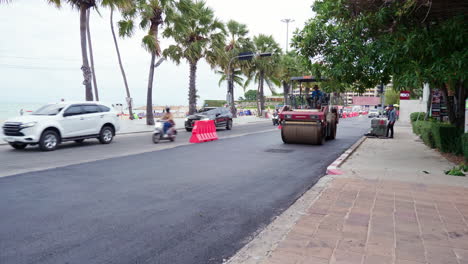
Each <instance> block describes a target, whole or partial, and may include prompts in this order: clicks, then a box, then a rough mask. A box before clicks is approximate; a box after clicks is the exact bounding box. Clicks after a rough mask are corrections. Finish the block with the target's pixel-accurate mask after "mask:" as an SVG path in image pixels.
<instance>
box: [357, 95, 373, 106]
mask: <svg viewBox="0 0 468 264" xmlns="http://www.w3.org/2000/svg"><path fill="white" fill-rule="evenodd" d="M352 99H353V105H379V104H380V97H374V96H370V97H369V96H353V97H352Z"/></svg>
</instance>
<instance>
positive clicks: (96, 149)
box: [0, 122, 274, 264]
mask: <svg viewBox="0 0 468 264" xmlns="http://www.w3.org/2000/svg"><path fill="white" fill-rule="evenodd" d="M273 130H274V127H273V126H272V124H271V123H270V122H261V123H254V124H244V125H238V126H234V127H233V129H232V130H231V131H229V130H225V129H218V130H217V134H218V137H219V138H227V137H235V136H241V135H245V134H246V133H252V132H254V131H255V132H259V131H273ZM151 135H152V134H151V133H135V134H127V135H117V136H116V137H115V138H114V141H113V142H112V143H111V144H109V145H102V144H100V143H99V141H98V140H97V139H89V140H85V141H84V142H83V143H82V144H78V143H75V142H65V143H64V144H62V145H60V146H59V148H58V149H57V150H56V151H52V152H41V151H40V150H39V148H38V147H37V146H28V147H27V148H26V149H25V150H15V149H13V148H12V147H10V146H9V145H0V162H1V168H0V177H4V176H9V175H14V174H18V173H24V172H30V171H35V170H44V169H50V168H56V167H62V166H66V165H72V164H79V163H83V162H89V161H96V160H102V159H108V158H115V157H122V156H128V155H132V154H138V153H144V152H150V151H156V150H162V149H167V148H174V147H177V146H181V145H188V144H190V143H189V139H190V135H191V133H189V132H186V131H185V130H183V131H179V133H178V135H177V138H176V141H175V142H169V141H167V140H164V141H161V142H160V143H158V144H154V143H153V142H152V138H151ZM0 264H1V263H0Z"/></svg>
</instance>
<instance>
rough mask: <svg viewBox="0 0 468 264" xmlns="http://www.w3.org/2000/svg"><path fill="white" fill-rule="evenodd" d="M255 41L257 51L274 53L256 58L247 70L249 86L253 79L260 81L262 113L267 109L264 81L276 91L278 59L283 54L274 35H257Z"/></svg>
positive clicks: (259, 101) (259, 107)
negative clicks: (274, 85)
mask: <svg viewBox="0 0 468 264" xmlns="http://www.w3.org/2000/svg"><path fill="white" fill-rule="evenodd" d="M253 43H254V46H255V51H256V52H257V53H265V52H271V53H272V56H271V57H266V58H261V57H260V58H256V59H254V60H253V61H252V63H251V67H250V68H249V69H248V70H247V76H248V78H247V81H246V83H245V86H248V85H249V84H250V82H251V81H252V80H253V81H255V82H256V83H258V88H257V91H258V93H257V96H258V98H257V107H258V114H259V115H261V113H262V111H263V110H265V96H264V83H265V82H266V83H267V85H268V87H269V88H270V90H271V92H272V93H275V90H274V88H273V84H276V85H279V81H278V79H277V78H275V76H276V75H277V71H278V61H279V57H280V54H281V48H280V47H279V44H278V43H277V42H276V41H275V40H274V39H273V36H267V35H263V34H259V35H258V36H255V37H254V39H253Z"/></svg>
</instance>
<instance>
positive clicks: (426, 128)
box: [416, 121, 436, 148]
mask: <svg viewBox="0 0 468 264" xmlns="http://www.w3.org/2000/svg"><path fill="white" fill-rule="evenodd" d="M416 123H418V126H419V127H418V131H419V135H420V137H421V139H422V141H423V142H424V144H426V145H427V146H429V147H430V148H435V147H436V144H435V139H434V134H433V131H432V127H433V125H434V122H431V121H416Z"/></svg>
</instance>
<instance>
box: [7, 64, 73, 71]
mask: <svg viewBox="0 0 468 264" xmlns="http://www.w3.org/2000/svg"><path fill="white" fill-rule="evenodd" d="M0 67H3V68H7V69H23V70H54V71H80V68H78V67H77V68H64V67H62V68H53V67H41V66H23V65H13V64H0Z"/></svg>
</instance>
